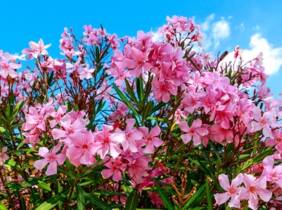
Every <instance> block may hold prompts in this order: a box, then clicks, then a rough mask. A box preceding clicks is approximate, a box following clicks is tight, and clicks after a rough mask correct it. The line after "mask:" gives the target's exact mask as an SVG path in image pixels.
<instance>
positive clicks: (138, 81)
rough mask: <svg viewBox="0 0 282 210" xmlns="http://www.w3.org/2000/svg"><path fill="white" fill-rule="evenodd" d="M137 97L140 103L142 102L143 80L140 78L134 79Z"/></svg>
mask: <svg viewBox="0 0 282 210" xmlns="http://www.w3.org/2000/svg"><path fill="white" fill-rule="evenodd" d="M136 89H137V95H138V98H139V100H140V101H143V100H144V90H143V80H142V78H137V79H136Z"/></svg>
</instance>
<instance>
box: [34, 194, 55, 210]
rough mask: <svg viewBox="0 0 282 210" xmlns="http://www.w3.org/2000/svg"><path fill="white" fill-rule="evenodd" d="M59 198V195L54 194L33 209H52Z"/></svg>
mask: <svg viewBox="0 0 282 210" xmlns="http://www.w3.org/2000/svg"><path fill="white" fill-rule="evenodd" d="M59 198H60V196H59V195H57V196H54V197H52V198H51V199H49V200H48V201H45V202H43V203H42V204H40V205H39V206H38V207H37V208H36V209H35V210H50V209H53V208H54V207H55V206H57V205H58V203H59Z"/></svg>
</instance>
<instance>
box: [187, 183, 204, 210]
mask: <svg viewBox="0 0 282 210" xmlns="http://www.w3.org/2000/svg"><path fill="white" fill-rule="evenodd" d="M205 188H206V186H205V184H203V185H202V186H201V187H200V188H199V189H198V191H197V192H196V193H195V194H194V195H193V196H192V197H191V198H190V199H189V200H188V201H187V203H186V204H185V205H184V207H183V208H182V209H183V210H184V209H190V207H191V206H192V204H193V203H194V202H195V201H196V200H197V199H198V198H200V197H201V196H202V193H203V192H204V191H205Z"/></svg>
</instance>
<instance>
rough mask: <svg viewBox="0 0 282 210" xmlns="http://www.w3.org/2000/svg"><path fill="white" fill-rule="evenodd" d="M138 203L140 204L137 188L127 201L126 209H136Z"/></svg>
mask: <svg viewBox="0 0 282 210" xmlns="http://www.w3.org/2000/svg"><path fill="white" fill-rule="evenodd" d="M137 204H138V192H137V191H136V190H133V191H132V192H131V193H130V195H129V197H128V199H127V201H126V206H125V210H135V209H136V207H137Z"/></svg>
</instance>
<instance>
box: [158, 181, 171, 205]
mask: <svg viewBox="0 0 282 210" xmlns="http://www.w3.org/2000/svg"><path fill="white" fill-rule="evenodd" d="M157 192H158V193H159V195H160V197H161V199H162V201H163V203H164V206H165V207H166V208H167V209H168V210H174V207H173V205H172V204H171V202H170V201H169V198H168V197H167V195H166V193H165V192H164V191H163V190H162V189H161V188H160V187H159V186H157Z"/></svg>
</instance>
